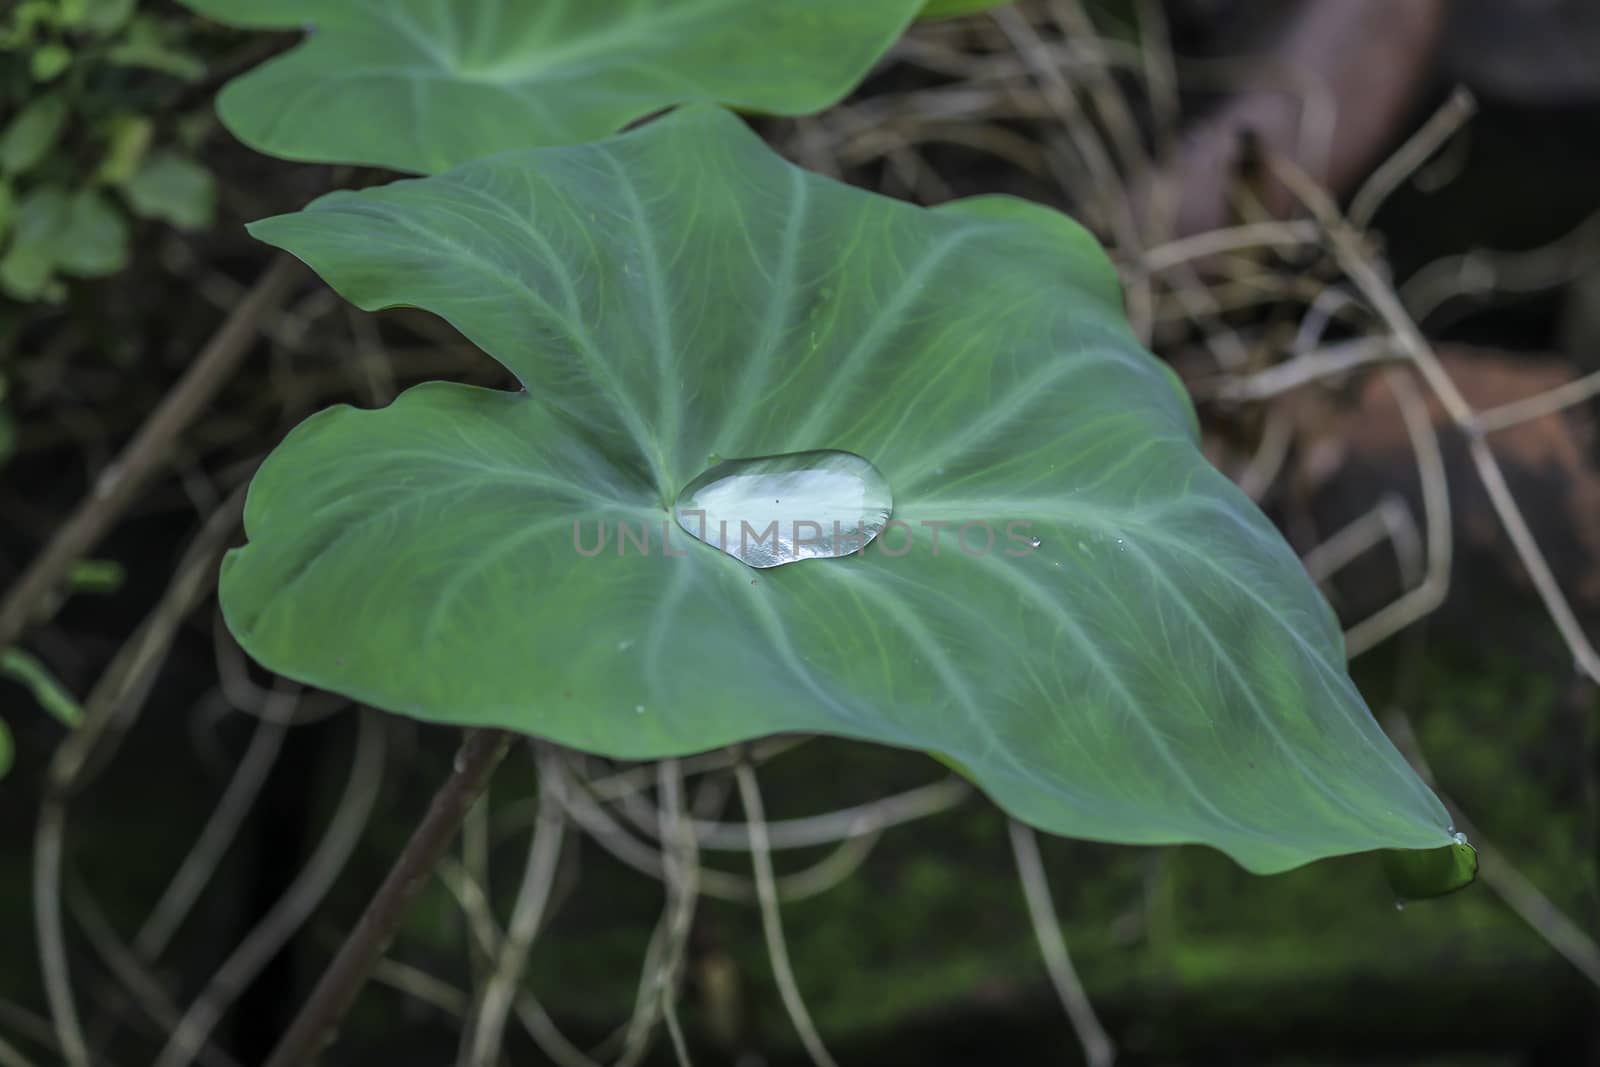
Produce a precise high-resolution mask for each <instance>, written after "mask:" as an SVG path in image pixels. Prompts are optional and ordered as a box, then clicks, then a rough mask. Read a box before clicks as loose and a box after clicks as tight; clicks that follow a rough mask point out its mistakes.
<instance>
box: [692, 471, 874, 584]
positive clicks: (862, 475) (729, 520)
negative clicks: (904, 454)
mask: <svg viewBox="0 0 1600 1067" xmlns="http://www.w3.org/2000/svg"><path fill="white" fill-rule="evenodd" d="M893 511H894V499H893V495H892V494H891V492H890V490H889V483H888V481H887V480H886V479H885V478H884V476H883V474H882V472H880V471H879V470H878V468H876V467H874V466H873V465H872V464H871V463H869V462H868V461H867V460H865V459H862V458H861V457H860V456H858V455H855V454H854V453H852V452H838V451H833V450H825V451H816V452H790V453H787V454H785V455H781V456H759V457H756V458H754V459H731V460H724V461H723V462H721V463H718V464H716V465H714V466H712V467H711V468H709V469H708V470H706V471H705V473H703V474H701V475H700V476H699V477H698V478H696V479H694V481H692V482H690V483H689V484H688V485H686V486H685V487H684V489H683V492H681V493H679V494H678V499H677V502H676V503H675V504H674V505H673V514H674V516H675V517H676V518H677V520H678V525H679V526H681V527H683V529H684V530H686V531H688V533H689V534H691V535H692V536H693V537H695V538H696V539H698V540H700V541H704V542H705V543H706V544H708V545H710V546H711V547H712V548H716V549H719V550H721V551H723V552H726V553H727V554H728V555H730V556H732V557H733V558H734V559H737V560H739V561H740V562H742V563H747V564H749V565H750V566H752V567H777V566H780V565H782V564H785V563H796V562H798V561H800V560H805V559H837V558H839V557H840V556H848V555H850V554H851V553H853V552H859V551H861V550H862V549H863V548H865V547H866V546H867V545H868V544H870V543H871V541H872V539H873V538H875V537H877V536H878V534H879V533H881V532H882V531H883V528H884V526H885V525H886V524H887V523H888V521H889V516H890V514H891V513H892V512H893Z"/></svg>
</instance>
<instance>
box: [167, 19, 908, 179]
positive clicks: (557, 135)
mask: <svg viewBox="0 0 1600 1067" xmlns="http://www.w3.org/2000/svg"><path fill="white" fill-rule="evenodd" d="M185 3H187V4H188V5H189V6H190V7H191V8H193V9H194V10H196V11H198V12H200V13H202V14H205V15H209V16H211V17H213V18H216V19H219V20H221V21H224V22H228V23H232V24H234V25H238V26H255V27H283V28H294V27H299V26H301V25H307V26H311V27H313V28H314V29H313V32H312V34H311V36H310V39H309V40H308V41H307V43H306V44H304V45H303V46H302V47H300V48H298V49H296V50H294V51H292V52H290V53H289V54H287V55H285V56H282V57H280V58H277V59H274V60H272V61H271V62H269V63H267V64H265V65H264V66H262V67H260V68H258V69H256V70H254V71H252V72H250V73H249V74H246V75H245V76H243V77H241V78H239V79H237V80H235V81H234V82H232V83H231V84H230V85H228V87H227V88H226V89H224V90H223V92H222V94H221V95H220V96H219V97H218V99H217V108H218V111H219V112H220V114H221V116H222V120H223V122H224V123H225V124H226V125H227V126H228V128H229V129H230V130H232V131H233V132H234V134H235V135H236V136H238V137H239V139H240V140H242V141H244V142H245V143H246V144H249V145H250V146H252V147H254V148H256V149H258V150H260V151H262V152H266V153H268V154H270V155H275V156H283V157H286V158H289V159H306V160H322V161H333V162H349V163H370V164H376V165H380V166H386V167H392V168H395V169H397V170H407V171H421V172H432V171H438V170H443V169H445V168H446V167H450V166H453V165H454V164H457V163H464V162H466V161H467V160H470V159H477V158H479V157H481V156H486V155H490V154H492V153H495V152H500V151H504V150H507V149H514V148H531V147H534V146H538V145H551V144H568V143H573V142H577V141H590V140H594V139H596V138H599V137H604V136H606V135H607V134H610V133H614V132H616V131H617V130H619V129H621V128H622V127H623V126H625V125H627V124H628V123H629V122H632V121H633V120H635V119H638V118H641V117H643V116H645V115H649V114H651V113H653V112H656V111H660V110H662V109H663V108H668V107H672V106H674V105H677V104H685V103H691V102H695V101H712V102H719V103H724V104H728V105H731V106H734V107H738V108H742V109H746V110H750V111H757V112H768V113H772V114H780V115H795V114H806V113H809V112H814V111H820V110H822V109H823V108H825V107H828V106H829V105H831V104H833V103H836V102H837V101H838V100H839V99H841V98H842V97H843V96H844V95H845V94H846V93H847V92H849V91H850V89H851V88H853V87H854V86H855V84H856V83H857V82H858V81H860V80H861V78H862V77H863V76H864V75H865V74H866V73H867V70H868V69H869V68H870V67H871V66H872V64H873V63H874V62H876V61H877V60H878V58H879V57H880V56H882V55H883V53H884V52H885V51H887V50H888V48H889V46H890V45H891V44H892V43H893V42H894V40H895V39H896V38H897V37H898V36H899V35H900V33H901V32H902V31H903V30H904V29H905V28H906V26H907V24H909V23H910V22H911V20H912V18H913V17H914V16H915V15H916V14H917V10H918V8H920V7H921V5H922V0H759V2H752V0H543V2H540V3H527V2H520V3H503V2H501V0H274V2H272V3H263V2H261V0H185Z"/></svg>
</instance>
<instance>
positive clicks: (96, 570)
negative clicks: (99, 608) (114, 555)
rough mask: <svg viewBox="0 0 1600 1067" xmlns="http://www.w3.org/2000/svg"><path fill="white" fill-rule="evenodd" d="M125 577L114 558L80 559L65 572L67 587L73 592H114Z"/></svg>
mask: <svg viewBox="0 0 1600 1067" xmlns="http://www.w3.org/2000/svg"><path fill="white" fill-rule="evenodd" d="M127 577H128V575H127V571H126V570H125V569H124V568H123V566H122V564H120V563H118V562H117V561H116V560H114V559H81V560H79V561H78V562H77V563H74V564H73V565H72V570H71V571H70V572H69V573H68V574H67V587H68V588H69V589H71V590H72V591H73V592H74V593H115V592H116V591H117V590H118V589H120V588H122V583H123V582H124V581H125V580H126V579H127Z"/></svg>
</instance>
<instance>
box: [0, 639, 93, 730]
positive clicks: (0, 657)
mask: <svg viewBox="0 0 1600 1067" xmlns="http://www.w3.org/2000/svg"><path fill="white" fill-rule="evenodd" d="M0 675H5V676H6V677H9V678H12V679H14V680H15V681H17V682H19V683H20V684H22V685H23V686H25V687H27V690H28V692H30V693H32V694H33V698H34V699H35V700H37V701H38V702H39V707H41V708H43V709H44V710H45V711H47V712H49V713H50V714H51V715H52V716H54V717H55V719H56V721H58V722H60V723H61V725H63V726H66V727H69V728H75V727H76V726H77V725H78V724H79V723H81V722H83V706H82V705H80V704H79V703H78V700H77V698H76V697H74V696H73V695H72V694H71V693H69V692H67V688H66V686H64V685H62V684H61V683H60V682H59V681H57V680H56V676H55V675H53V674H51V673H50V668H48V667H46V666H45V665H44V664H43V663H41V662H39V660H38V659H36V658H35V657H34V656H32V655H31V654H29V653H27V652H24V651H23V650H22V649H20V648H7V649H0Z"/></svg>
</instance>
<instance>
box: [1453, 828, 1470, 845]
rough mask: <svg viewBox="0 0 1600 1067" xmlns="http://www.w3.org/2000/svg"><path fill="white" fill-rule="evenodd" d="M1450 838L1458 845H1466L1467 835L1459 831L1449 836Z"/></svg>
mask: <svg viewBox="0 0 1600 1067" xmlns="http://www.w3.org/2000/svg"><path fill="white" fill-rule="evenodd" d="M1450 837H1451V839H1452V840H1454V841H1455V843H1456V844H1458V845H1464V844H1466V843H1467V835H1466V834H1464V833H1462V832H1461V831H1460V830H1457V831H1456V832H1455V833H1453V834H1451V835H1450Z"/></svg>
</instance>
